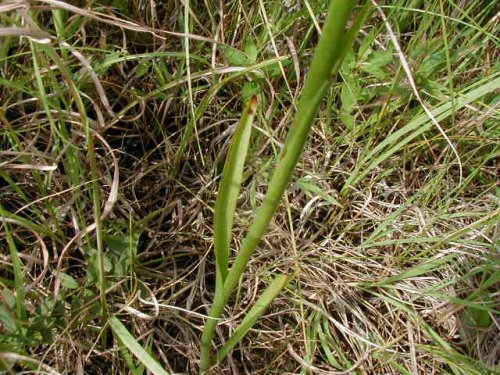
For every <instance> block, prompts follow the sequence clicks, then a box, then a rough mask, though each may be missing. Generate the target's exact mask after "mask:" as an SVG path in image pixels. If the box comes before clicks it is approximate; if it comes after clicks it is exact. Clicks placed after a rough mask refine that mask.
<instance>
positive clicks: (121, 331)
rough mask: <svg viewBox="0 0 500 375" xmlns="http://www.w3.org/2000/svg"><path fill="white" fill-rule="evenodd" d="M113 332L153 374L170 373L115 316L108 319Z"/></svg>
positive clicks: (166, 374) (163, 374) (165, 374)
mask: <svg viewBox="0 0 500 375" xmlns="http://www.w3.org/2000/svg"><path fill="white" fill-rule="evenodd" d="M108 323H109V325H110V327H111V330H112V331H113V334H114V335H115V336H116V337H117V338H118V339H119V340H120V341H121V342H122V343H123V344H124V345H125V346H126V347H127V348H128V350H130V352H131V353H132V354H133V355H134V356H136V358H137V359H138V360H139V361H141V363H142V364H143V365H144V366H145V367H146V368H147V369H148V370H149V371H151V372H152V373H153V374H154V375H170V374H169V373H168V372H167V371H166V370H165V369H164V368H163V367H161V366H160V364H159V363H158V362H157V361H156V360H155V359H154V358H153V357H152V356H151V354H149V353H148V352H147V351H146V350H145V349H144V348H143V347H142V346H141V344H139V342H138V341H137V340H136V339H135V338H134V337H133V336H132V335H131V334H130V332H129V331H128V330H127V328H126V327H125V326H124V325H123V324H122V322H120V320H118V319H117V318H116V317H114V316H113V317H111V318H109V319H108Z"/></svg>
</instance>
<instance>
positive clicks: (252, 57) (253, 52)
mask: <svg viewBox="0 0 500 375" xmlns="http://www.w3.org/2000/svg"><path fill="white" fill-rule="evenodd" d="M258 53H259V51H258V49H257V46H256V45H255V42H254V41H253V39H248V40H247V42H246V44H245V54H246V55H247V57H248V61H249V63H250V64H254V63H255V62H256V61H257V55H258Z"/></svg>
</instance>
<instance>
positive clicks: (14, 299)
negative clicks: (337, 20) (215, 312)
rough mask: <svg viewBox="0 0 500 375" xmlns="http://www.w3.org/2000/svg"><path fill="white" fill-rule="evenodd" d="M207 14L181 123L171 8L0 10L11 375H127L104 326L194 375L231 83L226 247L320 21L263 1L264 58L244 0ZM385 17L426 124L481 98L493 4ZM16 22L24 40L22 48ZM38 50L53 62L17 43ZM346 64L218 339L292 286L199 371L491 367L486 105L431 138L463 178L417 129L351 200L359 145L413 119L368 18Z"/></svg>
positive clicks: (492, 122) (179, 49)
mask: <svg viewBox="0 0 500 375" xmlns="http://www.w3.org/2000/svg"><path fill="white" fill-rule="evenodd" d="M223 3H224V2H221V3H218V2H195V1H192V2H191V8H190V10H191V13H190V16H191V18H190V22H191V24H192V30H190V33H189V36H190V38H191V39H190V53H191V56H190V78H191V84H192V91H193V92H192V101H193V105H194V110H195V112H194V114H193V112H192V111H191V106H190V95H189V90H188V86H187V84H186V81H187V77H188V75H187V70H186V60H185V55H184V47H183V44H182V43H183V36H185V33H184V30H183V22H184V21H183V20H182V13H183V11H184V9H183V5H182V4H184V3H183V2H175V1H165V2H155V1H141V0H136V1H131V2H128V3H126V2H124V3H122V2H117V1H101V2H91V3H90V4H88V5H86V6H84V5H83V4H81V2H75V4H76V5H77V6H79V7H80V8H78V9H79V10H78V11H76V10H75V8H73V7H70V6H69V5H64V4H63V3H62V2H58V1H52V0H44V1H32V2H14V3H13V4H15V5H12V4H9V3H4V4H1V5H0V30H2V32H1V33H0V98H1V104H0V145H1V147H0V150H1V151H0V216H1V218H2V221H1V223H0V336H1V338H0V361H1V360H15V362H16V364H15V365H14V367H12V368H11V369H9V370H6V371H7V373H16V372H21V371H25V370H29V371H35V370H36V369H37V368H38V364H39V363H43V366H42V365H40V370H43V371H46V372H49V373H50V372H53V373H64V374H66V373H74V374H78V375H79V374H123V373H128V372H129V371H132V370H130V363H129V364H127V361H128V360H129V361H130V362H131V363H135V365H134V366H138V364H137V363H136V361H135V359H130V358H129V357H128V356H127V353H128V352H127V351H126V349H123V348H120V347H119V345H118V342H117V341H116V340H114V339H113V336H112V334H111V333H110V332H109V329H108V328H107V327H106V325H105V320H104V317H105V316H106V314H107V312H106V311H103V310H106V309H107V310H108V312H109V314H113V315H116V316H118V317H119V318H120V320H121V321H122V322H124V323H126V324H127V326H128V328H129V330H130V331H131V332H132V334H133V335H134V337H135V338H136V339H137V340H138V341H139V342H140V343H141V344H142V345H143V346H144V347H145V348H147V349H148V350H150V352H151V353H152V354H153V355H154V356H155V357H156V358H157V359H158V360H159V362H160V363H161V364H162V365H163V366H164V367H165V368H166V369H167V370H168V371H169V372H172V373H189V374H190V373H197V371H198V361H199V354H200V353H199V346H200V344H199V340H200V336H201V330H202V328H203V324H204V322H205V319H206V314H207V313H208V308H209V307H210V303H211V301H212V300H213V293H214V287H215V265H214V259H213V253H212V251H213V241H212V239H213V207H214V202H215V197H216V189H217V185H218V181H219V177H220V173H221V171H222V162H223V160H224V158H225V155H226V153H227V149H228V145H229V142H230V139H231V134H232V131H233V130H234V127H235V124H236V123H237V121H238V119H239V116H240V114H241V109H242V106H243V103H242V100H241V98H242V95H244V94H245V93H243V94H242V87H243V86H244V85H245V83H247V82H250V81H252V82H254V83H255V85H256V87H257V90H258V91H259V93H260V95H261V97H262V100H261V108H260V110H259V115H258V120H257V123H256V125H255V128H254V138H253V140H252V146H251V150H250V155H249V161H248V164H247V165H248V167H247V169H246V170H245V175H244V182H243V185H244V188H243V192H242V194H241V197H240V200H239V202H238V207H239V208H238V215H237V217H236V220H235V225H234V228H235V229H234V230H235V235H234V238H235V240H234V244H233V249H238V248H239V245H240V243H241V240H242V238H243V237H244V235H245V233H246V229H247V228H248V226H249V224H250V222H251V221H252V218H253V215H254V211H255V208H256V207H258V206H259V204H260V202H261V201H262V199H263V196H264V194H265V192H266V187H267V181H268V178H269V172H270V166H272V165H273V163H274V162H275V160H276V155H277V152H278V151H279V149H280V147H281V146H282V142H283V140H284V139H285V136H286V133H287V131H288V127H289V125H290V122H291V119H292V117H293V112H294V103H295V101H296V98H297V95H298V93H299V91H300V89H301V87H302V83H303V79H304V76H305V75H306V73H307V67H308V63H309V56H310V52H311V50H312V48H313V46H314V45H315V43H316V40H317V38H316V31H315V27H314V22H312V20H311V17H312V15H314V17H316V19H317V21H318V22H320V23H321V22H322V20H323V12H324V9H323V8H324V7H323V6H322V5H321V4H319V3H321V2H312V1H311V2H310V3H308V2H303V3H302V2H287V4H290V5H286V6H283V5H282V4H281V2H272V1H271V2H266V3H265V4H264V9H266V11H267V14H266V16H267V18H268V20H269V19H270V20H272V22H270V24H271V32H272V33H273V34H272V37H273V39H274V41H275V45H276V50H274V47H273V46H272V43H271V37H270V35H269V30H268V28H267V27H266V25H265V18H264V17H263V15H262V9H261V7H259V5H258V3H257V2H256V4H253V3H252V2H240V1H233V2H227V4H223ZM299 3H300V4H299ZM379 3H383V2H379ZM386 3H389V2H386ZM391 3H392V2H391ZM396 3H397V4H396V5H394V4H391V6H389V7H382V9H383V11H384V12H385V13H386V14H387V16H388V20H389V22H390V23H391V24H392V25H393V27H394V28H395V30H396V31H395V34H396V35H398V36H399V42H400V43H401V44H402V48H403V52H404V54H405V56H406V58H407V59H408V63H409V66H410V68H411V69H412V71H413V74H414V75H415V81H416V85H417V86H418V88H419V90H420V95H421V97H422V98H421V99H422V101H424V102H425V104H426V105H427V106H428V107H429V108H431V109H432V108H437V107H439V105H441V104H443V103H445V102H448V101H450V100H451V101H452V103H453V100H452V99H450V98H452V97H455V98H458V97H459V95H458V93H461V95H462V96H463V95H465V94H466V93H467V92H469V91H470V90H469V88H470V89H473V88H475V87H474V85H476V86H477V87H480V86H484V85H485V84H486V83H487V82H490V83H491V82H494V81H495V80H498V63H497V60H498V42H499V40H498V37H496V36H495V35H498V34H495V33H498V27H497V26H496V22H495V20H496V19H497V18H498V15H496V14H495V13H494V11H495V10H494V6H491V5H488V3H489V2H487V1H486V2H482V1H474V2H463V1H462V2H461V1H458V2H457V4H454V3H453V2H451V1H447V0H446V1H445V0H440V1H433V2H428V3H427V2H425V6H422V7H420V9H421V10H422V11H421V12H420V11H419V12H414V11H411V10H408V9H396V10H395V9H394V7H396V8H397V7H400V6H402V4H403V3H405V2H396ZM420 3H422V2H419V1H414V2H412V4H413V5H412V6H409V8H412V7H413V6H415V7H416V8H418V7H419V6H420V5H419V4H420ZM124 4H128V5H124ZM112 6H114V10H113V8H112ZM287 7H289V8H287ZM441 7H443V8H442V9H443V10H444V12H442V11H441V10H442V9H441ZM14 8H17V9H14ZM53 9H63V10H62V11H61V13H59V14H57V13H52V12H51V11H50V10H53ZM308 9H310V11H311V12H312V14H310V12H309V10H308ZM442 15H445V16H446V17H449V18H445V19H444V20H443V19H441V16H442ZM57 17H61V21H60V22H61V24H58V21H57ZM458 21H460V22H458ZM442 22H444V24H445V25H446V32H447V33H446V35H447V40H446V43H445V42H444V38H443V31H442V30H443V27H442ZM37 25H38V26H37ZM268 26H269V25H268ZM25 27H29V28H30V32H29V33H28V34H30V37H31V39H30V38H28V37H18V34H19V33H20V32H23V33H24V34H23V35H27V33H25V32H24V31H20V30H21V29H23V28H25ZM64 27H66V29H64ZM9 28H16V29H15V30H14V29H9ZM9 30H10V31H9ZM167 30H168V31H167ZM8 32H10V35H13V36H5V35H6V34H8ZM42 33H49V34H50V35H52V36H53V39H51V42H50V44H39V43H37V42H36V41H34V39H33V38H40V37H42V36H43V37H46V35H45V34H43V35H42ZM248 38H251V42H250V41H248V40H249V39H248ZM63 41H64V42H63ZM250 44H254V45H255V48H256V49H257V51H258V54H257V57H256V59H255V61H251V59H250V58H249V57H248V56H246V58H248V59H249V60H245V55H244V54H242V53H241V52H235V51H234V50H233V49H231V48H230V47H233V48H234V49H238V50H240V51H245V48H246V51H247V54H248V55H250V54H251V53H250V52H249V49H251V48H253V47H249V45H250ZM229 46H230V47H229ZM355 48H356V53H353V54H351V56H348V61H347V63H346V64H344V66H343V68H342V71H341V72H342V80H339V81H338V82H337V83H335V84H333V85H332V89H331V91H330V92H329V94H328V97H327V98H326V99H325V101H324V104H323V106H322V109H321V111H320V113H319V115H318V119H317V121H316V124H315V126H314V128H313V134H312V136H311V139H310V142H309V143H308V146H307V148H306V150H305V153H304V155H303V157H302V159H301V162H300V165H299V167H298V168H297V170H296V173H295V176H296V180H295V181H294V182H293V183H292V184H291V185H290V188H289V189H288V191H287V197H286V199H285V200H284V201H283V203H282V206H281V208H280V209H279V210H278V213H277V214H276V216H275V218H274V220H273V222H272V223H271V226H270V228H269V231H268V233H267V235H266V237H265V239H264V241H263V242H262V243H261V245H260V247H259V248H258V250H257V252H256V254H255V257H253V259H252V260H251V262H250V264H249V269H248V271H247V273H246V276H245V277H244V279H242V281H241V284H240V285H239V286H238V289H237V291H236V292H235V293H234V299H233V301H232V304H231V307H230V308H227V309H226V311H225V314H224V318H223V320H222V321H221V323H220V325H219V328H218V331H217V336H216V337H217V339H218V341H219V342H220V343H222V342H223V341H224V339H225V338H227V337H228V334H229V333H230V332H231V331H232V330H234V328H235V327H236V326H237V324H238V322H240V321H241V319H242V318H243V316H244V315H245V312H247V311H248V310H249V309H250V307H251V306H252V303H253V302H254V301H255V300H256V298H257V297H258V295H259V292H260V291H261V290H263V289H264V288H265V287H266V286H267V285H268V283H269V281H270V280H271V279H272V278H273V276H274V275H275V274H277V273H293V274H295V278H294V279H293V281H292V282H291V283H290V285H289V286H288V287H287V288H286V290H285V291H284V292H283V293H282V294H281V296H280V297H279V298H277V299H276V300H275V302H274V303H273V304H272V306H271V308H270V309H269V310H268V312H267V314H266V316H265V317H263V318H262V319H260V320H259V321H258V322H257V324H256V326H255V327H254V328H253V329H252V330H251V332H250V333H249V334H248V336H247V337H246V338H245V340H244V341H243V342H242V343H241V344H240V345H239V346H238V347H237V348H236V349H235V351H234V352H233V353H232V355H230V356H229V357H228V359H227V360H226V361H225V362H224V363H222V364H221V365H220V366H218V368H217V369H216V370H215V372H216V373H220V374H238V373H250V374H285V373H304V374H305V373H311V374H344V373H346V374H347V373H352V374H442V373H453V374H484V373H494V372H495V371H498V366H499V363H498V358H500V347H499V345H498V342H497V341H498V340H497V338H498V334H499V332H498V331H499V321H498V291H497V289H498V216H499V211H498V209H499V202H498V192H499V191H498V178H497V176H498V168H497V160H498V153H499V139H500V137H499V136H500V134H499V127H498V120H499V113H498V91H497V90H496V91H495V90H492V91H491V92H485V93H484V95H482V96H481V97H480V98H479V99H477V100H473V101H472V102H470V103H468V104H467V105H464V106H462V107H460V108H458V107H457V108H456V110H455V111H454V114H453V115H452V116H449V117H447V118H446V119H443V120H442V121H440V126H442V128H443V129H444V131H445V132H446V134H447V136H448V137H449V141H450V142H451V143H452V144H453V145H454V147H455V148H456V150H457V152H458V154H459V155H460V159H461V163H462V167H463V174H462V175H460V173H459V166H458V164H457V160H456V156H455V154H454V153H453V152H452V150H451V148H450V146H449V144H448V143H447V141H446V140H445V139H443V137H442V133H441V132H440V131H439V129H437V128H435V127H429V130H427V131H426V132H424V133H423V134H421V135H419V136H418V137H416V138H414V139H413V140H412V141H411V142H409V143H408V144H405V145H403V146H401V147H400V148H398V149H396V150H394V152H393V153H392V154H390V155H388V156H387V158H386V159H385V160H382V162H381V163H380V164H379V165H378V166H376V167H375V168H373V169H371V170H370V171H368V172H367V174H366V175H365V176H364V177H363V178H362V179H361V180H360V181H359V182H358V183H356V184H354V185H353V186H352V187H351V188H349V189H345V186H346V185H345V184H346V181H347V180H348V179H349V178H350V176H351V175H352V174H353V173H354V171H355V168H356V167H357V166H360V165H361V166H363V165H362V164H360V162H363V161H364V162H365V164H364V166H365V167H366V166H367V165H368V164H369V162H370V160H368V161H367V159H365V158H366V155H368V154H369V152H370V151H371V150H373V149H374V147H375V146H376V145H378V144H380V143H381V142H382V141H384V140H385V139H387V138H388V137H389V136H390V135H391V134H394V132H395V131H397V130H398V129H401V128H403V127H404V126H405V125H406V124H407V123H409V122H410V120H412V119H414V118H415V117H417V115H418V114H420V113H422V109H421V105H420V103H419V102H418V100H416V98H415V97H414V96H413V91H412V87H411V86H410V84H409V82H408V79H407V77H406V76H405V73H404V70H403V69H402V67H401V61H400V59H399V58H398V56H397V54H396V53H395V51H394V49H393V48H392V47H391V40H390V36H389V35H388V33H387V30H386V29H385V28H384V25H383V22H382V20H381V19H380V17H379V15H378V14H377V13H373V14H372V16H371V17H370V18H369V19H368V20H367V24H366V25H365V26H364V27H363V29H362V34H361V36H360V38H359V40H358V41H357V44H356V47H355ZM369 49H371V50H372V52H371V54H370V51H369ZM387 51H388V52H387ZM53 54H55V55H56V56H58V57H59V58H60V59H61V60H60V61H64V65H59V64H60V61H57V60H55V59H54V58H53ZM79 56H81V57H82V58H79ZM134 56H135V57H134ZM277 56H278V57H279V58H280V59H281V63H282V66H281V68H280V67H279V65H278V64H277V62H276V61H277ZM384 59H385V60H384ZM381 61H385V62H381ZM35 62H36V64H35ZM260 63H262V65H263V66H260V67H255V66H256V65H257V64H260ZM377 64H378V65H377ZM89 67H91V68H92V69H91V70H89ZM65 69H66V71H65ZM244 69H245V70H244ZM37 70H38V72H37ZM282 72H284V74H285V76H286V81H287V82H288V83H287V84H288V86H287V84H286V83H285V79H284V77H283V73H282ZM37 77H38V78H39V80H38V81H37ZM68 80H70V81H72V82H73V83H74V87H75V88H77V92H72V90H71V85H70V84H69V83H68ZM40 83H41V84H42V85H43V90H42V89H41V88H40V86H39V84H40ZM288 87H289V89H288ZM245 89H247V88H245ZM77 98H80V100H81V101H82V103H83V105H84V108H85V113H82V110H81V108H79V107H78V105H77ZM342 103H343V104H342ZM346 103H347V104H346ZM348 103H351V104H350V105H348ZM452 105H453V104H452ZM193 116H195V117H194V118H193ZM85 117H87V118H88V120H85ZM86 121H87V123H88V127H87V128H86ZM190 124H195V128H194V129H193V132H192V133H191V134H188V138H187V139H186V138H185V136H186V130H185V129H186V127H189V126H191V125H190ZM183 137H184V138H183ZM90 140H92V142H90ZM184 142H185V145H186V146H185V147H184V146H183V144H184ZM92 144H93V146H91V145H92ZM108 145H109V147H108ZM384 152H385V150H384ZM92 155H94V156H92ZM92 157H94V159H95V163H93V162H92ZM116 173H118V176H117V175H116ZM95 176H97V178H98V180H97V181H96V180H95ZM116 177H118V180H117V179H116ZM304 180H307V181H309V182H310V183H313V184H314V185H315V186H316V187H317V188H318V190H319V191H320V192H321V193H317V192H316V193H315V192H311V191H309V190H307V189H305V188H304V187H303V185H301V184H300V183H299V182H300V181H304ZM113 189H117V192H118V195H117V196H116V199H115V197H114V194H113ZM343 189H344V190H343ZM325 196H327V198H325ZM328 196H330V198H332V199H334V200H337V201H338V202H339V203H340V206H339V205H335V204H332V199H328ZM96 202H97V203H96ZM106 202H108V203H107V205H106ZM99 219H101V220H99ZM99 243H102V253H101V252H100V251H99ZM234 251H236V250H234ZM16 253H17V254H18V261H19V262H18V263H19V264H18V265H19V267H20V268H16V262H17V261H16V256H15V255H13V254H16ZM233 255H234V254H233ZM101 256H102V258H100V257H101ZM100 266H101V267H102V270H101V271H100V269H99V267H100ZM99 272H104V273H105V279H104V280H100V278H99ZM19 285H21V288H20V289H19ZM16 286H17V289H16ZM100 288H104V290H105V296H104V297H103V296H102V295H101V296H100V294H99V290H100ZM23 294H24V296H23ZM23 356H24V357H29V358H31V359H30V360H26V359H23V358H22V357H23ZM1 365H2V362H0V366H1ZM495 366H496V367H495ZM139 372H140V370H137V373H139Z"/></svg>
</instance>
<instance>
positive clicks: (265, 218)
mask: <svg viewBox="0 0 500 375" xmlns="http://www.w3.org/2000/svg"><path fill="white" fill-rule="evenodd" d="M354 3H355V2H354V0H332V1H331V2H330V6H329V9H328V16H327V19H326V22H325V24H324V26H323V32H322V35H321V38H320V40H319V43H318V46H317V48H316V51H315V54H314V57H313V60H312V63H311V68H310V72H309V76H308V78H307V80H306V83H305V86H304V91H303V93H302V95H301V98H300V102H299V106H298V109H297V113H296V115H295V120H294V124H293V127H292V129H291V131H290V133H289V135H288V137H287V139H286V142H285V146H284V148H283V150H282V151H281V155H280V158H279V161H278V164H277V166H276V169H275V171H274V174H273V176H272V178H271V181H270V183H269V188H268V192H267V194H266V197H265V198H264V202H263V203H262V206H261V207H260V209H259V210H258V212H257V214H256V217H255V220H254V222H253V223H252V225H251V226H250V228H249V230H248V234H247V236H246V237H245V239H244V241H243V243H242V246H241V249H240V252H239V254H238V256H237V257H236V260H235V262H234V264H233V266H232V267H231V270H230V271H229V273H228V276H227V279H226V281H225V282H224V293H218V294H216V296H215V299H214V303H213V306H212V308H211V310H210V312H209V316H210V317H211V318H212V319H209V320H207V322H206V324H205V327H204V331H203V335H202V338H201V358H200V372H201V373H204V372H206V371H207V370H208V369H209V367H210V366H211V365H212V356H211V343H212V338H213V336H214V333H215V328H216V325H217V320H216V319H218V318H220V316H221V315H222V312H223V310H224V306H225V305H226V303H227V302H228V300H229V297H230V295H231V293H232V291H233V290H234V288H235V286H236V285H237V283H238V280H239V279H240V277H241V275H242V273H243V271H244V270H245V268H246V265H247V263H248V260H249V259H250V257H251V256H252V254H253V252H254V251H255V248H256V247H257V245H258V244H259V242H260V240H261V238H262V236H263V235H264V233H265V231H266V229H267V227H268V225H269V223H270V221H271V219H272V218H273V216H274V213H275V212H276V209H277V207H278V205H279V203H280V201H281V199H282V196H283V193H284V192H285V189H286V187H287V185H288V182H289V180H290V178H291V176H292V173H293V169H294V168H295V165H296V164H297V162H298V160H299V157H300V155H301V153H302V150H303V148H304V145H305V143H306V141H307V138H308V134H309V131H310V129H311V126H312V124H313V121H314V117H315V115H316V112H317V110H318V106H319V104H320V101H321V99H322V98H323V95H324V93H325V91H326V89H327V88H328V86H329V78H330V76H331V74H332V73H335V72H333V70H334V67H335V68H337V69H338V67H339V66H340V64H339V63H338V62H339V60H340V59H341V57H342V55H343V52H344V51H345V46H344V44H343V42H344V35H345V28H346V24H347V21H348V19H349V16H350V14H351V11H352V8H353V6H354Z"/></svg>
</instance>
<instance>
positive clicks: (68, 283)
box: [59, 272, 80, 289]
mask: <svg viewBox="0 0 500 375" xmlns="http://www.w3.org/2000/svg"><path fill="white" fill-rule="evenodd" d="M59 277H60V278H61V286H62V287H63V288H66V289H78V288H79V287H80V284H78V281H76V280H75V279H74V278H73V277H71V276H70V275H68V274H67V273H64V272H61V274H60V275H59Z"/></svg>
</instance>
